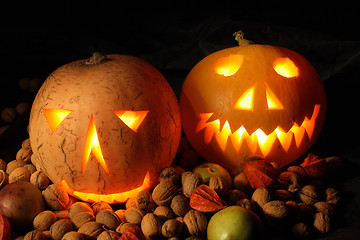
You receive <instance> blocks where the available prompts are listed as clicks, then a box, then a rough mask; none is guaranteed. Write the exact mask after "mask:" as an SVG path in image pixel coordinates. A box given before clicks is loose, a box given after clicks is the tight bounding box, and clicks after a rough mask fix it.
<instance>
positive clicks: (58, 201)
mask: <svg viewBox="0 0 360 240" xmlns="http://www.w3.org/2000/svg"><path fill="white" fill-rule="evenodd" d="M42 195H43V196H44V199H45V201H46V203H47V204H48V205H49V206H50V207H51V208H52V209H53V210H64V209H65V208H66V207H67V205H68V204H69V200H70V198H69V195H68V194H67V192H66V191H65V189H64V188H63V187H62V186H61V185H56V184H51V185H49V186H48V187H47V188H46V189H45V190H44V191H43V192H42Z"/></svg>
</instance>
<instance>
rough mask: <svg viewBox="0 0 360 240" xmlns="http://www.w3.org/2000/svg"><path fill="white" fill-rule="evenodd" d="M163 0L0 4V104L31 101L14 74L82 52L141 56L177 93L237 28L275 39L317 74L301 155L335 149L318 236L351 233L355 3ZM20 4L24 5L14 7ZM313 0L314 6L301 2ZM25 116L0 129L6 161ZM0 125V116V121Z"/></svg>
mask: <svg viewBox="0 0 360 240" xmlns="http://www.w3.org/2000/svg"><path fill="white" fill-rule="evenodd" d="M301 3H302V5H299V3H297V2H280V1H271V2H267V1H266V2H265V1H258V2H255V3H251V4H250V3H245V2H242V3H240V4H236V5H234V4H233V3H230V2H225V1H222V2H217V3H216V2H209V1H208V2H206V3H199V2H183V3H182V4H178V3H174V2H172V1H169V2H168V3H166V4H165V5H160V4H156V5H155V4H154V3H153V2H145V3H141V2H133V3H125V2H123V1H119V2H118V3H117V4H114V3H113V2H109V1H102V2H97V3H92V2H76V3H75V4H74V3H73V2H72V1H61V2H60V1H51V3H34V2H31V3H20V2H12V3H8V4H5V5H3V7H2V8H1V10H0V11H1V14H0V15H1V19H0V20H1V21H0V27H1V28H0V34H1V38H0V58H1V60H0V69H1V75H0V83H1V86H0V110H2V109H3V108H5V107H15V106H16V104H17V103H19V102H21V101H28V102H31V101H32V100H33V98H34V96H35V93H31V92H29V91H23V90H21V89H20V88H19V87H18V81H19V79H20V78H22V77H38V78H40V79H41V80H42V81H43V80H45V79H46V77H47V76H48V75H49V74H50V73H51V72H52V71H53V70H55V69H56V68H57V67H59V66H61V65H63V64H66V63H68V62H71V61H75V60H78V59H84V58H88V57H89V56H90V55H91V53H92V52H94V51H101V52H103V53H105V54H110V53H118V54H127V55H133V56H137V57H140V58H143V59H145V60H147V61H148V62H150V63H151V64H152V65H154V66H155V67H156V68H158V69H159V71H160V72H161V73H163V75H164V76H165V77H166V78H167V79H168V81H169V83H170V84H171V86H172V87H173V89H174V91H175V93H176V94H177V96H179V94H180V91H181V86H182V83H183V81H184V79H185V78H186V75H187V73H188V72H189V71H190V69H191V68H192V67H193V66H194V65H195V64H196V63H197V62H198V61H199V60H201V59H202V58H204V57H205V56H207V55H208V54H210V53H212V52H215V51H217V50H220V49H224V48H227V47H232V46H235V45H236V42H235V41H234V40H233V37H232V33H233V32H235V31H237V30H239V29H241V30H243V31H244V32H245V33H246V35H245V37H246V38H248V39H251V40H253V41H254V42H255V43H259V44H269V45H277V46H283V47H286V48H289V49H292V50H294V51H296V52H298V53H300V54H302V55H303V56H304V57H305V58H307V59H308V60H309V61H310V62H311V63H312V64H313V65H314V67H315V68H316V69H317V71H318V72H319V74H320V76H321V78H322V79H323V82H324V85H325V88H326V92H327V98H328V111H327V118H326V122H325V126H324V129H323V131H322V133H321V135H320V137H319V138H318V140H317V142H316V143H315V145H314V146H313V147H312V148H311V150H310V152H312V153H315V154H319V155H320V156H324V157H327V156H333V155H337V156H340V157H342V158H343V160H344V163H345V164H344V167H343V168H342V169H341V171H339V174H337V175H335V176H333V177H331V178H330V179H328V181H329V184H331V185H332V186H334V187H336V188H338V189H340V190H341V191H342V198H343V204H342V205H341V208H340V210H339V211H338V217H337V219H338V220H337V221H336V223H335V227H334V231H333V232H332V233H331V234H329V235H328V236H327V237H326V239H359V238H360V237H358V236H360V219H359V216H360V207H359V204H360V177H359V175H360V174H359V169H360V166H359V165H360V154H359V153H360V144H359V142H360V140H359V137H358V136H360V128H359V126H358V123H359V120H358V118H359V116H358V115H359V111H358V109H359V103H360V101H359V93H358V86H359V84H358V82H359V79H360V33H359V23H360V21H359V17H358V10H357V9H358V6H357V5H356V4H357V3H356V2H351V3H346V2H344V1H341V2H340V1H337V2H335V3H331V2H321V1H320V2H312V3H308V2H303V1H302V2H301ZM24 4H25V5H24ZM314 4H315V5H318V7H309V6H314ZM27 118H28V115H27V114H25V116H23V117H19V118H17V119H16V121H15V122H14V123H13V124H12V125H11V126H10V128H9V129H8V130H7V131H6V132H5V133H4V134H2V135H0V158H4V159H5V160H7V161H10V160H12V159H14V158H15V154H16V151H17V150H18V149H19V148H20V147H21V145H20V144H21V141H22V140H24V139H25V138H27V137H28V136H27V134H26V124H27V121H28V119H27ZM3 124H4V123H3V122H1V121H0V126H1V125H3Z"/></svg>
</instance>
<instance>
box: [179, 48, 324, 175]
mask: <svg viewBox="0 0 360 240" xmlns="http://www.w3.org/2000/svg"><path fill="white" fill-rule="evenodd" d="M180 109H181V114H182V124H183V129H184V132H185V134H186V136H187V138H188V140H189V141H190V143H191V144H192V146H193V147H194V148H195V149H196V150H197V151H198V152H199V153H200V154H201V155H202V156H203V157H204V158H205V159H207V160H208V161H211V162H216V163H219V164H222V165H223V166H226V167H228V168H235V167H238V166H240V163H241V161H243V160H244V159H246V158H247V157H249V156H251V155H253V154H256V155H259V154H260V155H262V156H263V157H264V158H265V159H266V160H269V161H275V162H278V163H279V164H280V165H285V164H288V163H290V162H292V161H294V160H295V159H296V158H298V157H299V156H301V155H302V154H303V153H304V152H306V151H307V149H308V148H309V147H310V146H311V145H312V144H313V142H314V141H315V139H316V138H317V136H318V135H319V133H320V130H321V128H322V125H323V122H324V119H325V109H326V97H325V91H324V87H323V84H322V82H321V79H320V77H319V75H318V74H317V73H316V71H315V69H314V68H313V66H312V65H311V64H310V63H309V62H308V61H307V60H306V59H305V58H304V57H302V56H300V55H299V54H298V53H295V52H293V51H291V50H289V49H285V48H282V47H276V46H268V45H256V44H254V45H245V46H238V47H233V48H228V49H224V50H221V51H218V52H215V53H213V54H210V55H209V56H207V57H205V58H204V59H203V60H201V61H200V62H199V63H198V64H196V66H195V67H194V68H193V69H192V70H191V72H190V73H189V75H188V76H187V78H186V80H185V83H184V85H183V89H182V93H181V97H180Z"/></svg>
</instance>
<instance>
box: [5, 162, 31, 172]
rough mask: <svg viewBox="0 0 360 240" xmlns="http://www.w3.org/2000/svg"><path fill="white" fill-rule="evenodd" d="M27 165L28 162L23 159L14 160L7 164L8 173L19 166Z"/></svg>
mask: <svg viewBox="0 0 360 240" xmlns="http://www.w3.org/2000/svg"><path fill="white" fill-rule="evenodd" d="M25 165H26V162H24V161H21V160H12V161H11V162H9V163H8V164H7V165H6V173H7V174H9V175H10V173H11V172H12V171H14V170H15V169H16V168H18V167H23V166H25Z"/></svg>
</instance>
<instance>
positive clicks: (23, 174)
mask: <svg viewBox="0 0 360 240" xmlns="http://www.w3.org/2000/svg"><path fill="white" fill-rule="evenodd" d="M29 180H30V171H29V170H28V169H26V168H24V167H18V168H16V169H14V171H12V172H11V173H10V174H9V183H14V182H17V181H27V182H28V181H29Z"/></svg>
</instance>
